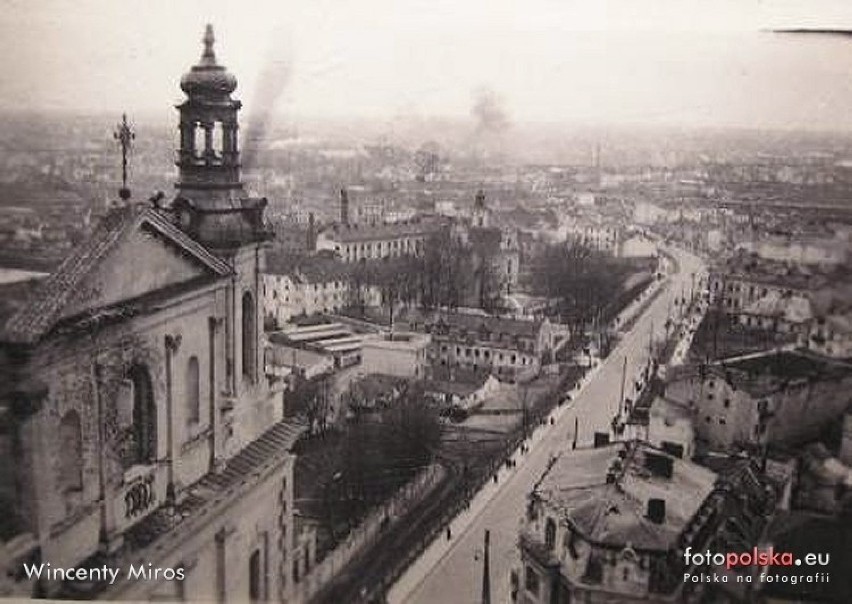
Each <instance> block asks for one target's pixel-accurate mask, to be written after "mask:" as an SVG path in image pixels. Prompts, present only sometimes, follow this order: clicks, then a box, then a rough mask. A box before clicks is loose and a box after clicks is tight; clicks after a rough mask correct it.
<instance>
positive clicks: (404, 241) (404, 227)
mask: <svg viewBox="0 0 852 604" xmlns="http://www.w3.org/2000/svg"><path fill="white" fill-rule="evenodd" d="M441 228H442V223H440V222H437V221H432V220H425V219H424V220H418V219H413V220H411V221H408V222H395V223H391V224H376V225H344V224H336V225H333V226H331V227H329V228H328V229H326V230H324V231H322V232H321V233H320V234H319V236H318V237H317V244H316V247H317V250H331V251H332V252H334V253H335V254H337V255H338V256H339V257H340V259H341V260H343V261H344V262H358V261H360V260H373V259H380V258H394V257H399V256H419V255H421V254H422V253H423V250H424V247H425V244H426V240H427V239H428V238H429V237H431V236H432V235H434V234H436V233H438V232H439V231H440V230H441Z"/></svg>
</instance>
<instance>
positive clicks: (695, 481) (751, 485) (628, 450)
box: [513, 441, 774, 604]
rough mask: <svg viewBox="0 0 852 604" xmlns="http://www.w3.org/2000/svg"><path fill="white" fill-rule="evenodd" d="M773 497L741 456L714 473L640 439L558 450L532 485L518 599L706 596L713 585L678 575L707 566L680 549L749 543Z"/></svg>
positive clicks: (737, 547)
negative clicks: (725, 469)
mask: <svg viewBox="0 0 852 604" xmlns="http://www.w3.org/2000/svg"><path fill="white" fill-rule="evenodd" d="M773 506H774V500H773V497H772V496H771V495H770V494H769V493H768V492H767V490H766V489H765V488H764V485H763V484H762V483H761V482H760V480H759V479H758V478H757V473H756V471H755V469H754V468H752V467H751V466H750V464H749V463H748V462H746V461H743V462H741V463H740V464H738V465H737V466H736V468H735V469H734V470H733V471H730V472H728V473H726V474H724V475H718V474H716V473H714V472H712V471H711V470H709V469H707V468H703V467H701V466H698V465H696V464H694V463H691V462H689V461H685V460H682V459H679V458H677V457H674V456H672V455H670V454H668V453H665V452H664V451H662V450H660V449H656V448H654V447H652V446H651V445H648V444H646V443H642V442H639V441H630V442H621V443H613V444H609V445H605V446H603V447H600V448H593V449H580V450H577V451H574V452H572V453H570V454H568V453H566V454H563V455H561V456H559V457H557V458H556V459H555V461H554V462H553V463H552V465H551V466H550V467H549V468H548V470H547V471H546V472H545V474H544V475H543V476H542V477H541V479H539V481H538V482H537V483H536V485H535V487H534V489H533V491H532V492H531V493H530V494H529V500H528V504H527V511H526V515H525V517H524V520H523V525H522V528H521V530H520V535H519V541H518V546H519V548H520V558H521V567H520V568H519V569H518V570H517V571H516V572H515V574H514V576H513V583H514V585H513V593H514V596H515V601H517V602H520V603H523V604H534V603H542V604H567V603H569V602H590V603H596V602H602V603H603V602H606V603H613V602H640V601H653V602H672V603H675V602H698V601H703V600H701V598H702V597H703V596H705V595H707V592H708V591H709V592H710V593H712V590H713V589H714V587H712V586H711V587H709V588H708V587H706V584H700V583H692V582H690V581H684V574H685V573H699V572H701V571H704V570H707V568H708V567H707V566H704V565H695V564H693V563H692V562H691V561H687V559H686V557H685V556H684V552H685V551H687V550H688V549H691V550H692V551H696V552H705V551H707V550H708V549H709V550H711V551H718V552H726V551H732V550H733V551H745V550H748V551H750V550H751V548H752V547H753V546H754V545H756V544H757V542H758V539H759V537H760V535H761V532H762V530H763V528H764V526H765V523H766V520H765V519H764V517H763V514H765V513H768V512H771V511H772V510H773ZM710 570H717V569H715V568H713V567H712V566H711V567H710Z"/></svg>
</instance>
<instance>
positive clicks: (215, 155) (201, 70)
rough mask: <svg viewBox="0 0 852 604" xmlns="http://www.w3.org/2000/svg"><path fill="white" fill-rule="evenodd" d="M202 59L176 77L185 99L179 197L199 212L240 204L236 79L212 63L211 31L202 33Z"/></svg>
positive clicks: (181, 116)
mask: <svg viewBox="0 0 852 604" xmlns="http://www.w3.org/2000/svg"><path fill="white" fill-rule="evenodd" d="M203 41H204V51H203V53H202V54H201V60H200V61H199V62H198V64H197V65H194V66H193V67H192V68H191V69H190V70H189V71H188V72H187V73H186V74H184V76H183V77H182V78H181V81H180V87H181V90H183V92H184V93H185V94H186V97H187V98H186V100H185V101H184V102H183V103H181V104H180V105H178V106H177V109H178V111H179V112H180V124H179V128H180V148H179V149H178V157H177V162H176V163H177V166H178V169H179V177H178V182H177V183H176V185H175V186H176V187H177V189H178V190H179V192H180V195H181V196H183V197H186V198H187V199H189V200H191V201H192V203H193V205H194V206H195V207H198V208H204V209H226V208H233V207H237V206H239V197H240V195H241V193H242V188H243V185H242V182H241V181H240V153H239V146H238V144H237V138H238V136H237V130H238V122H237V112H238V111H239V110H240V107H241V106H242V104H241V103H240V101H238V100H235V99H232V98H231V93H232V92H233V91H234V90H236V88H237V79H236V78H235V77H234V76H233V75H232V74H230V73H229V72H228V71H227V70H226V69H225V68H224V67H223V66H222V65H219V64H218V63H217V62H216V53H215V52H214V50H213V44H214V42H215V38H214V36H213V27H212V26H211V25H208V26H207V29H206V31H205V33H204V39H203Z"/></svg>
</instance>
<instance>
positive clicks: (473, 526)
mask: <svg viewBox="0 0 852 604" xmlns="http://www.w3.org/2000/svg"><path fill="white" fill-rule="evenodd" d="M670 252H671V253H673V254H674V255H675V257H676V258H677V261H678V263H679V267H678V271H677V272H676V273H674V274H672V275H670V276H669V277H668V278H667V279H666V282H665V283H664V284H663V290H662V292H660V295H658V296H657V297H656V298H655V299H654V300H653V301H652V302H651V303H650V305H648V307H647V308H646V309H645V310H644V312H643V313H642V314H641V316H639V317H638V318H637V319H636V321H635V323H634V324H633V325H632V327H631V328H630V329H629V330H628V331H627V332H626V333H625V334H623V336H622V338H621V341H620V342H619V344H618V346H617V347H616V348H615V350H613V352H612V353H611V354H610V355H609V357H608V358H607V359H606V360H604V361H603V362H602V364H601V365H600V366H599V367H598V368H597V370H596V371H595V372H594V373H592V374H591V375H590V376H589V378H588V381H586V383H585V385H584V386H583V387H582V389H581V390H580V391H579V392H578V393H575V394H574V395H573V402H572V403H571V404H570V405H568V406H566V407H562V408H558V409H557V411H556V412H554V413H553V414H552V415H553V417H554V419H555V423H554V425H547V426H544V427H542V428H541V429H539V431H538V432H537V433H536V434H535V435H534V436H533V437H532V439H531V445H530V450H529V452H527V453H526V454H525V455H522V456H519V455H516V456H515V458H516V459H517V467H516V468H514V469H512V470H504V471H503V472H501V474H500V478H499V482H498V483H497V484H496V485H494V484H489V485H488V486H486V488H485V489H483V491H484V492H482V493H480V494H479V496H477V498H475V499H474V501H473V502H472V505H471V509H470V510H468V511H466V512H463V513H462V515H461V516H462V517H459V518H457V519H456V520H455V521H454V523H453V526H452V530H453V534H452V536H451V538H450V540H449V541H448V542H447V541H446V539H445V538H444V537H442V538H439V539H437V540H436V541H435V542H434V543H433V544H432V545H430V546H429V547H428V548H427V549H426V550H425V552H424V553H423V554H422V555H421V556H420V558H418V559H417V560H416V561H415V563H414V564H412V566H411V567H409V569H408V571H407V572H406V573H405V574H403V575H402V577H400V579H399V581H397V583H396V584H395V585H394V586H393V588H392V589H391V590H390V592H389V594H388V601H389V602H391V603H392V604H397V603H400V604H401V603H412V604H435V603H441V604H455V603H458V604H468V603H479V602H481V589H482V572H483V571H482V547H483V536H484V533H485V531H486V530H490V533H491V536H490V539H491V548H490V552H491V555H490V560H491V572H490V578H491V601H492V602H495V603H504V602H510V601H511V598H510V583H509V575H510V572H511V570H512V568H513V567H514V566H516V565H517V560H518V554H517V548H516V544H517V537H518V528H519V526H520V521H521V518H522V515H523V513H524V509H525V503H526V496H527V494H528V493H529V492H530V491H531V490H532V487H533V485H534V484H535V482H536V481H537V480H538V479H539V477H540V476H541V475H542V473H543V472H544V471H545V468H546V467H547V464H548V462H549V460H550V458H551V456H552V455H555V454H559V453H560V452H563V451H565V450H570V448H571V441H572V438H573V432H574V425H575V418H577V420H578V425H579V435H578V439H577V440H578V446H580V447H583V446H591V444H592V442H593V438H594V433H595V431H602V432H609V431H610V424H611V421H612V418H613V416H614V415H615V414H616V413H617V411H618V408H619V399H620V392H621V385H622V375H623V373H624V375H626V380H625V382H626V386H625V393H626V396H631V395H632V385H633V383H634V381H635V380H636V379H637V378H638V376H639V375H640V374H641V373H642V371H643V369H644V367H645V365H646V363H647V361H648V354H649V338H650V337H651V334H652V332H653V334H654V337H655V338H657V339H659V338H662V337H663V336H664V332H665V324H666V319H667V316H668V315H669V313H671V315H672V316H674V315H675V310H674V309H675V307H676V306H677V304H676V303H675V302H674V300H675V299H676V298H677V297H680V296H681V295H682V293H683V292H686V295H687V297H688V296H689V293H690V291H691V288H692V287H693V285H695V287H697V283H698V282H699V276H700V275H701V274H702V271H703V264H702V262H701V261H700V260H699V259H698V258H697V257H695V256H693V255H691V254H688V253H686V252H683V251H678V250H670ZM697 294H698V292H697V291H696V295H697ZM625 359H626V367H627V370H626V372H624V371H623V370H624V367H625Z"/></svg>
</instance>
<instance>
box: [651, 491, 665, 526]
mask: <svg viewBox="0 0 852 604" xmlns="http://www.w3.org/2000/svg"><path fill="white" fill-rule="evenodd" d="M648 520H650V521H651V522H653V523H654V524H662V523H663V522H665V521H666V500H665V499H658V498H656V497H655V498H652V499H649V500H648Z"/></svg>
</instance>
